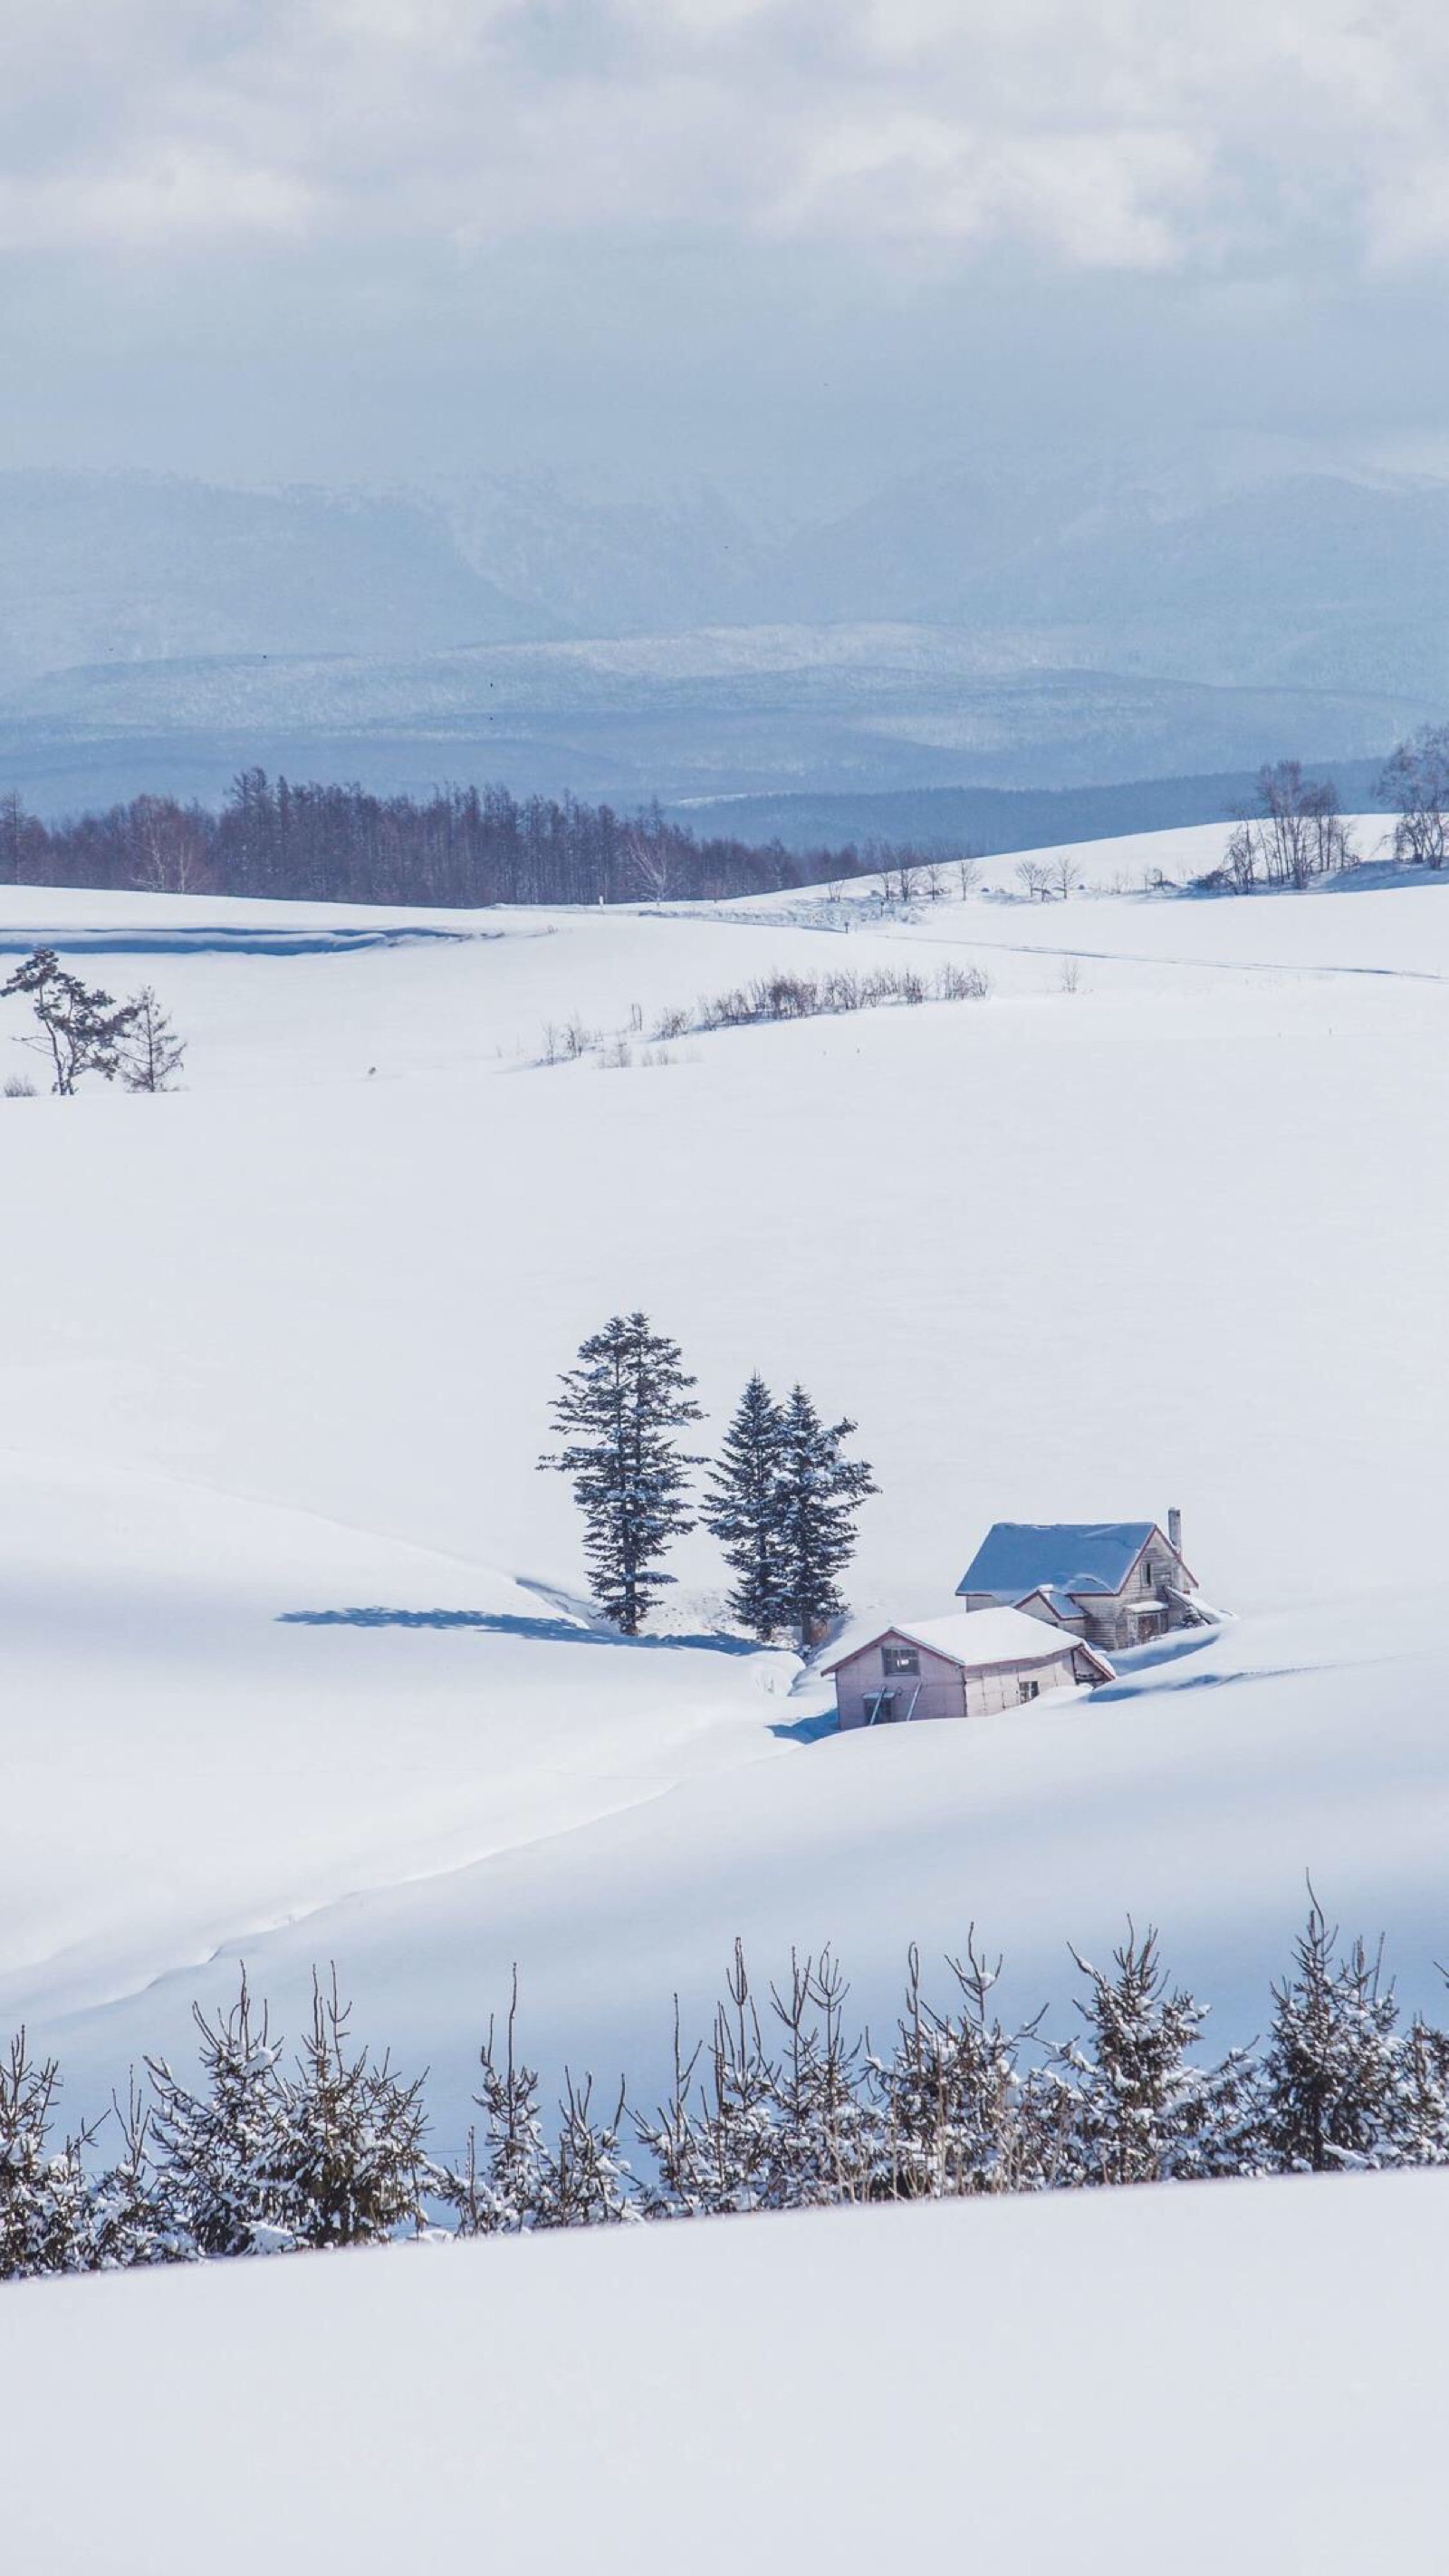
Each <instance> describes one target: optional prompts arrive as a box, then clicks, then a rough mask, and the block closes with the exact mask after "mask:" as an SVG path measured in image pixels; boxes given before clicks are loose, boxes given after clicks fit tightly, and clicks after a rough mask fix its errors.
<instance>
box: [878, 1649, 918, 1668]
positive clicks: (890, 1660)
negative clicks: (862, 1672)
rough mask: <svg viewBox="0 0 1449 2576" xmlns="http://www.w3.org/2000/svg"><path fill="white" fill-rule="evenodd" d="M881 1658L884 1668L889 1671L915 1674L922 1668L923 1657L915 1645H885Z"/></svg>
mask: <svg viewBox="0 0 1449 2576" xmlns="http://www.w3.org/2000/svg"><path fill="white" fill-rule="evenodd" d="M880 1659H881V1666H882V1669H883V1670H884V1671H885V1672H888V1673H910V1674H913V1675H914V1674H918V1673H919V1672H920V1669H921V1658H920V1656H919V1655H918V1654H917V1652H916V1649H915V1647H914V1646H883V1647H882V1648H881V1658H880Z"/></svg>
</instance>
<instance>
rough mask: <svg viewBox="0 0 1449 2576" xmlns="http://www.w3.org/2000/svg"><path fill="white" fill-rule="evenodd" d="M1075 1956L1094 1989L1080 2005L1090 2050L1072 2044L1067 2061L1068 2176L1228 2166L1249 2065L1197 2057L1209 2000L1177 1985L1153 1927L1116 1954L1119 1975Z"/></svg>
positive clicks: (1175, 2172) (1131, 1935) (1146, 2177)
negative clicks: (1194, 2061)
mask: <svg viewBox="0 0 1449 2576" xmlns="http://www.w3.org/2000/svg"><path fill="white" fill-rule="evenodd" d="M1072 1956H1073V1958H1074V1959H1076V1962H1077V1966H1078V1967H1079V1968H1080V1969H1081V1971H1082V1974H1083V1976H1084V1977H1086V1979H1087V1980H1088V1983H1089V1986H1090V1989H1091V1991H1090V1993H1089V1995H1088V1997H1087V2000H1086V2002H1085V2003H1083V2004H1079V2006H1078V2010H1079V2011H1080V2012H1081V2014H1082V2015H1083V2017H1084V2019H1085V2021H1086V2023H1087V2028H1088V2031H1089V2034H1090V2047H1089V2048H1088V2049H1086V2050H1083V2049H1082V2048H1080V2047H1079V2046H1076V2045H1075V2044H1070V2045H1068V2046H1067V2047H1066V2048H1064V2049H1062V2050H1061V2051H1059V2053H1058V2060H1057V2063H1058V2067H1059V2068H1060V2069H1061V2070H1063V2071H1065V2072H1066V2073H1067V2074H1068V2075H1069V2076H1070V2077H1071V2078H1074V2079H1075V2080H1074V2082H1073V2083H1072V2084H1071V2086H1070V2097H1071V2098H1070V2103H1069V2106H1068V2117H1069V2121H1070V2126H1069V2127H1067V2126H1066V2124H1065V2122H1064V2130H1065V2137H1066V2144H1067V2159H1068V2165H1069V2171H1068V2173H1067V2175H1066V2176H1065V2177H1064V2178H1065V2179H1068V2180H1074V2181H1081V2182H1087V2183H1133V2182H1160V2181H1163V2180H1167V2179H1170V2178H1171V2179H1176V2180H1179V2181H1182V2180H1187V2179H1189V2178H1191V2177H1195V2176H1202V2175H1206V2174H1209V2173H1214V2172H1219V2171H1222V2170H1224V2169H1227V2168H1228V2167H1230V2166H1231V2164H1232V2163H1233V2162H1234V2161H1235V2159H1236V2155H1237V2151H1238V2150H1237V2129H1238V2102H1239V2094H1240V2092H1241V2089H1242V2085H1243V2080H1244V2067H1243V2061H1242V2060H1241V2059H1239V2058H1236V2057H1233V2058H1229V2059H1228V2060H1227V2062H1226V2064H1225V2065H1224V2066H1222V2067H1218V2068H1215V2069H1212V2070H1205V2069H1202V2068H1199V2067H1195V2066H1193V2065H1191V2064H1190V2063H1189V2058H1188V2052H1189V2050H1190V2049H1192V2048H1194V2047H1195V2046H1196V2045H1197V2042H1198V2038H1199V2035H1200V2033H1201V2030H1202V2025H1203V2023H1204V2022H1205V2020H1206V2019H1207V2008H1206V2006H1205V2005H1202V2004H1197V2003H1195V2002H1194V2001H1193V1998H1192V1996H1191V1995H1189V1994H1185V1993H1183V1992H1182V1991H1181V1990H1180V1989H1178V1988H1176V1987H1173V1986H1170V1985H1169V1984H1168V1981H1167V1975H1166V1971H1165V1970H1164V1968H1163V1966H1162V1963H1161V1961H1160V1959H1159V1958H1158V1954H1157V1935H1156V1933H1155V1932H1154V1931H1153V1930H1152V1929H1151V1927H1150V1926H1149V1928H1148V1931H1147V1933H1146V1935H1145V1937H1144V1938H1143V1939H1142V1940H1141V1941H1139V1940H1138V1938H1137V1935H1136V1933H1135V1932H1134V1931H1133V1930H1132V1928H1131V1926H1130V1924H1129V1926H1128V1937H1127V1940H1126V1942H1125V1943H1124V1944H1123V1946H1122V1948H1121V1949H1120V1950H1116V1951H1114V1952H1113V1954H1112V1973H1111V1974H1110V1975H1109V1974H1108V1973H1107V1972H1106V1971H1105V1970H1103V1969H1101V1968H1094V1967H1093V1966H1091V1964H1090V1963H1089V1961H1087V1960H1086V1959H1083V1958H1081V1957H1079V1956H1078V1954H1077V1952H1076V1951H1075V1950H1074V1951H1073V1952H1072Z"/></svg>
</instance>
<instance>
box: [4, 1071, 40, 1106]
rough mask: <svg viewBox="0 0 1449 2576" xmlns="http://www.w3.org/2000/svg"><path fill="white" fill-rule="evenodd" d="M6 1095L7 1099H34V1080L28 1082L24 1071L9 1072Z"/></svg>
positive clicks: (6, 1077) (6, 1079)
mask: <svg viewBox="0 0 1449 2576" xmlns="http://www.w3.org/2000/svg"><path fill="white" fill-rule="evenodd" d="M5 1097H6V1099H7V1100H33V1099H34V1098H35V1085H34V1083H33V1082H27V1081H26V1079H25V1076H24V1074H23V1073H7V1075H6V1076H5Z"/></svg>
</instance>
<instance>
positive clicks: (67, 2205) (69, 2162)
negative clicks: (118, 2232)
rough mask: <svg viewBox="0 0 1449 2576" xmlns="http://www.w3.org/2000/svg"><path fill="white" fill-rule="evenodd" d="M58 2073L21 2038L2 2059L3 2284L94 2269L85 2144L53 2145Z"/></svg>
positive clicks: (0, 2266)
mask: <svg viewBox="0 0 1449 2576" xmlns="http://www.w3.org/2000/svg"><path fill="white" fill-rule="evenodd" d="M59 2089H60V2070H59V2068H58V2067H57V2065H56V2063H55V2060H54V2059H53V2058H45V2059H43V2060H39V2061H37V2060H36V2059H35V2058H33V2057H32V2056H31V2054H30V2050H29V2047H28V2045H27V2043H26V2037H25V2033H24V2031H23V2030H21V2031H18V2032H17V2033H16V2035H15V2037H14V2038H13V2039H12V2040H11V2042H10V2047H9V2051H8V2053H7V2055H6V2056H5V2057H4V2058H3V2059H0V2280H5V2281H23V2280H28V2279H31V2278H33V2277H34V2276H35V2275H36V2274H37V2273H41V2272H77V2271H82V2270H84V2269H85V2267H86V2265H87V2263H88V2261H89V2251H88V2243H89V2209H88V2204H87V2195H86V2183H85V2174H84V2171H83V2168H82V2164H81V2150H82V2147H83V2145H84V2144H85V2141H84V2139H83V2138H66V2139H64V2140H63V2141H62V2142H61V2143H60V2145H59V2146H56V2145H54V2144H53V2143H52V2133H53V2129H54V2124H55V2103H56V2095H57V2093H58V2092H59Z"/></svg>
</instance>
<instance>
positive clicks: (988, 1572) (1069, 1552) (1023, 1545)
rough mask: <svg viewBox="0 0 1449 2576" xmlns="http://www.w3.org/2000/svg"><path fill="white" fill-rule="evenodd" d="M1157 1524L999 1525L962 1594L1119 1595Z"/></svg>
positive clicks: (1017, 1596) (1006, 1598)
mask: <svg viewBox="0 0 1449 2576" xmlns="http://www.w3.org/2000/svg"><path fill="white" fill-rule="evenodd" d="M1156 1527H1157V1524H1156V1522H1155V1521H997V1522H996V1524H995V1526H994V1528H992V1529H990V1530H988V1531H987V1534H986V1537H985V1539H984V1540H983V1541H982V1544H981V1546H980V1547H979V1548H978V1549H977V1551H976V1554H975V1555H974V1557H973V1558H972V1560H971V1563H970V1564H969V1565H968V1566H967V1568H966V1571H965V1573H964V1574H963V1575H962V1577H961V1580H960V1582H959V1583H958V1584H957V1586H956V1589H957V1591H958V1592H994V1593H996V1594H997V1595H998V1596H999V1597H1000V1598H1001V1599H1002V1600H1004V1601H1019V1600H1020V1599H1021V1597H1022V1595H1023V1593H1027V1592H1035V1591H1037V1590H1041V1591H1049V1590H1050V1591H1057V1592H1070V1593H1082V1592H1108V1593H1111V1592H1120V1591H1121V1589H1122V1586H1123V1584H1124V1583H1125V1582H1126V1580H1127V1577H1128V1575H1129V1574H1130V1573H1131V1571H1132V1567H1133V1565H1134V1563H1135V1562H1136V1559H1137V1557H1138V1555H1139V1554H1140V1552H1141V1550H1142V1547H1143V1545H1144V1544H1145V1542H1146V1541H1147V1540H1148V1539H1149V1538H1150V1537H1151V1536H1152V1533H1153V1531H1154V1529H1155V1528H1156Z"/></svg>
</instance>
